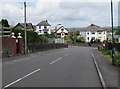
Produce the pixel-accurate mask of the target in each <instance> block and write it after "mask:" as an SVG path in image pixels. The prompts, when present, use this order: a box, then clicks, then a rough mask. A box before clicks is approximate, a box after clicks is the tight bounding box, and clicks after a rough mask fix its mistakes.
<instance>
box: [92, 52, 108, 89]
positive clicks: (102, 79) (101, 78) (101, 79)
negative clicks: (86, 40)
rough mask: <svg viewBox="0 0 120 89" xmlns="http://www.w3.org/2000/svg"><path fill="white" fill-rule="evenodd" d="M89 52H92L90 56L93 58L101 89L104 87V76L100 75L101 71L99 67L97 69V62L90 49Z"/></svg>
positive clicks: (104, 88)
mask: <svg viewBox="0 0 120 89" xmlns="http://www.w3.org/2000/svg"><path fill="white" fill-rule="evenodd" d="M91 54H92V57H93V60H94V64H95V67H96V69H97V72H98V75H99V78H100V81H101V84H102V86H103V89H106V84H105V80H104V78H103V76H102V73H101V71H100V69H99V67H98V63H97V61H96V59H95V56H94V54H93V52H92V51H91Z"/></svg>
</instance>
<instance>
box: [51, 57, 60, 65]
mask: <svg viewBox="0 0 120 89" xmlns="http://www.w3.org/2000/svg"><path fill="white" fill-rule="evenodd" d="M60 59H62V58H58V59H57V60H55V61H53V62H51V63H50V64H53V63H55V62H57V61H59V60H60Z"/></svg>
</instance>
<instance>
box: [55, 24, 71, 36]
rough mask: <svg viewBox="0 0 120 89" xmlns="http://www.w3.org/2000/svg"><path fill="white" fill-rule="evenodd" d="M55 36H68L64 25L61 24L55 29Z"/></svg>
mask: <svg viewBox="0 0 120 89" xmlns="http://www.w3.org/2000/svg"><path fill="white" fill-rule="evenodd" d="M55 36H56V37H57V38H64V37H68V36H69V31H68V30H67V29H66V28H65V27H64V26H61V27H59V28H58V29H57V30H56V32H55Z"/></svg>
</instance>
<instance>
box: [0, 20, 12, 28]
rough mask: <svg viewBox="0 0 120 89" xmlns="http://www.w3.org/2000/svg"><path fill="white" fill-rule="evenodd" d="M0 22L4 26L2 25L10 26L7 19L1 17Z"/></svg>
mask: <svg viewBox="0 0 120 89" xmlns="http://www.w3.org/2000/svg"><path fill="white" fill-rule="evenodd" d="M0 24H1V25H2V26H4V27H10V25H9V23H8V21H7V20H6V19H2V20H1V21H0Z"/></svg>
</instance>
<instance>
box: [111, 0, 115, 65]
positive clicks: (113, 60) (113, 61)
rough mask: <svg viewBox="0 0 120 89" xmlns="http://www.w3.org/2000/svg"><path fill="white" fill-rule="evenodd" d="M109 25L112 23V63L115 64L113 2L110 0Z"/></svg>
mask: <svg viewBox="0 0 120 89" xmlns="http://www.w3.org/2000/svg"><path fill="white" fill-rule="evenodd" d="M111 25H112V65H114V64H115V59H114V56H115V50H114V34H113V33H114V31H113V2H112V0H111Z"/></svg>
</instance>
